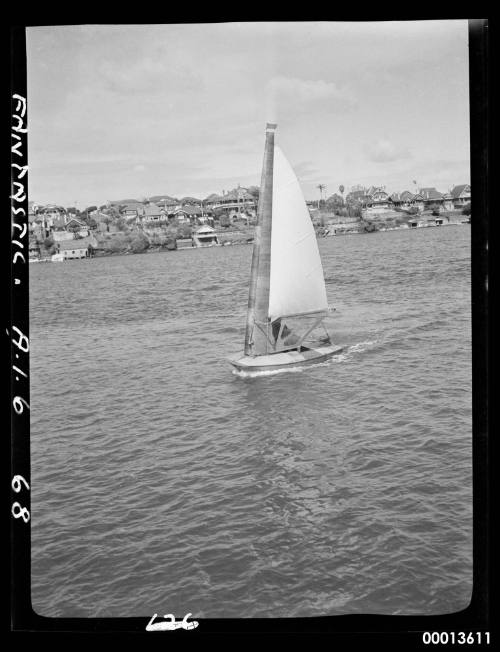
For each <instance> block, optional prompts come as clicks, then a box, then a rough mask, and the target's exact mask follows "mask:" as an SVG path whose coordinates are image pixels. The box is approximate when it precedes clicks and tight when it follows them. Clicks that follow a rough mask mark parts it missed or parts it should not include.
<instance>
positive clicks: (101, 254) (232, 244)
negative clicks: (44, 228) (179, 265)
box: [29, 220, 470, 263]
mask: <svg viewBox="0 0 500 652" xmlns="http://www.w3.org/2000/svg"><path fill="white" fill-rule="evenodd" d="M449 226H470V222H467V221H465V220H464V221H461V222H449V223H445V224H440V225H437V224H425V225H421V226H416V227H409V226H396V227H390V228H382V229H377V230H374V231H344V232H342V231H340V232H337V233H326V234H325V235H318V234H316V235H317V239H318V240H323V239H325V238H338V237H347V236H360V235H373V234H375V233H386V232H387V231H420V230H422V229H429V228H441V227H449ZM252 244H253V241H251V242H248V241H242V240H240V241H236V242H225V243H221V244H218V245H211V246H204V247H196V246H195V247H179V248H178V249H168V248H167V247H151V248H149V249H146V250H145V251H137V252H134V251H103V252H98V253H95V254H94V255H93V256H87V257H85V258H68V259H67V260H64V261H60V262H68V261H69V262H70V261H72V260H92V259H94V258H110V257H115V256H130V255H132V256H137V255H143V254H150V255H151V254H164V253H171V252H174V251H195V250H200V249H219V248H221V247H237V246H245V245H252ZM29 262H30V263H52V262H57V261H53V260H51V259H50V258H30V259H29Z"/></svg>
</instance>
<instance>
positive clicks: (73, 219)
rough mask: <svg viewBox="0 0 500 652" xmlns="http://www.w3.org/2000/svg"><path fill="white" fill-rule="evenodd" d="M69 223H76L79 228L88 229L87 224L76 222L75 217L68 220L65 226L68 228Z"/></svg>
mask: <svg viewBox="0 0 500 652" xmlns="http://www.w3.org/2000/svg"><path fill="white" fill-rule="evenodd" d="M71 222H76V223H77V224H79V225H80V226H84V227H88V224H86V223H85V222H81V221H80V220H77V219H76V217H72V218H71V219H70V220H68V221H67V222H66V226H68V224H71Z"/></svg>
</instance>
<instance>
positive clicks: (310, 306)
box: [268, 146, 328, 321]
mask: <svg viewBox="0 0 500 652" xmlns="http://www.w3.org/2000/svg"><path fill="white" fill-rule="evenodd" d="M272 201H273V204H272V205H273V208H272V231H271V270H270V286H269V313H268V316H269V318H270V319H271V321H274V320H275V319H278V318H279V317H285V316H287V315H303V314H307V313H312V312H319V311H323V310H324V311H325V312H326V311H327V310H328V301H327V297H326V288H325V280H324V276H323V267H322V265H321V259H320V256H319V251H318V243H317V240H316V234H315V232H314V227H313V225H312V222H311V217H310V215H309V211H308V209H307V206H306V202H305V200H304V195H303V194H302V190H301V188H300V185H299V182H298V179H297V177H296V176H295V173H294V171H293V169H292V167H291V165H290V163H289V162H288V161H287V160H286V158H285V156H284V154H283V152H282V151H281V149H280V148H279V147H278V146H275V147H274V169H273V200H272Z"/></svg>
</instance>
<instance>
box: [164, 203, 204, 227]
mask: <svg viewBox="0 0 500 652" xmlns="http://www.w3.org/2000/svg"><path fill="white" fill-rule="evenodd" d="M168 217H169V219H170V220H174V219H175V220H177V221H178V222H179V223H181V224H182V223H188V222H189V223H190V224H198V223H199V224H205V223H207V222H213V211H212V209H210V208H202V207H201V206H195V205H186V206H182V207H181V208H178V209H176V210H175V211H172V212H171V213H169V215H168Z"/></svg>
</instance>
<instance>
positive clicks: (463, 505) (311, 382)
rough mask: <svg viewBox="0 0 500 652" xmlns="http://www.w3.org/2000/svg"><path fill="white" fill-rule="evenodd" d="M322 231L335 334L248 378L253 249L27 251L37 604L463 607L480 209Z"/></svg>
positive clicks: (51, 610) (211, 608)
mask: <svg viewBox="0 0 500 652" xmlns="http://www.w3.org/2000/svg"><path fill="white" fill-rule="evenodd" d="M319 246H320V252H321V256H322V261H323V267H324V271H325V277H326V281H327V286H326V287H327V293H328V298H329V301H330V304H331V305H333V306H335V307H336V312H335V313H334V314H333V315H332V318H331V320H330V322H331V328H330V331H331V335H332V339H333V340H334V342H335V343H336V344H341V345H343V346H344V347H345V350H344V352H343V353H342V354H341V355H340V356H338V357H337V358H335V359H333V360H331V361H330V362H328V363H326V364H322V365H319V366H316V367H312V368H308V369H305V370H301V371H296V372H287V373H279V374H271V375H264V376H260V377H257V378H242V377H239V376H238V375H236V374H235V373H233V371H232V367H230V365H229V364H228V363H227V361H226V360H227V358H228V357H229V356H230V355H231V354H233V353H236V352H238V351H239V350H241V348H242V344H243V337H244V325H245V314H246V303H247V295H248V278H249V270H250V260H251V253H252V248H251V246H238V247H218V248H211V249H196V250H189V251H174V252H165V253H160V254H150V255H146V254H145V255H130V256H115V257H108V258H96V259H93V260H81V261H80V260H77V261H70V262H66V263H64V264H62V265H52V264H50V265H31V266H30V270H29V271H30V320H31V321H30V335H31V371H30V373H31V402H30V403H31V457H32V461H31V463H32V470H31V473H32V475H31V480H32V497H31V500H32V503H31V506H32V511H31V528H32V599H33V607H34V609H35V611H37V612H38V613H40V614H42V615H44V616H80V617H97V616H100V617H103V616H122V617H124V616H144V617H147V618H149V617H150V616H151V615H152V614H153V613H159V614H164V613H174V614H176V616H178V617H182V616H183V615H184V614H186V613H187V612H191V613H192V614H193V617H195V618H196V617H200V618H203V617H206V618H209V617H247V618H248V617H291V616H317V615H334V614H350V613H368V614H442V613H449V612H453V611H457V610H459V609H463V608H465V607H466V606H467V605H468V603H469V600H470V596H471V589H472V486H471V485H472V462H471V446H472V439H471V437H472V433H471V431H472V426H471V328H470V326H471V325H470V308H471V297H470V227H469V226H449V227H442V228H432V229H431V228H428V229H415V230H399V231H393V232H386V233H374V234H366V235H356V236H346V237H337V238H335V237H334V238H327V239H323V240H320V241H319Z"/></svg>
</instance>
